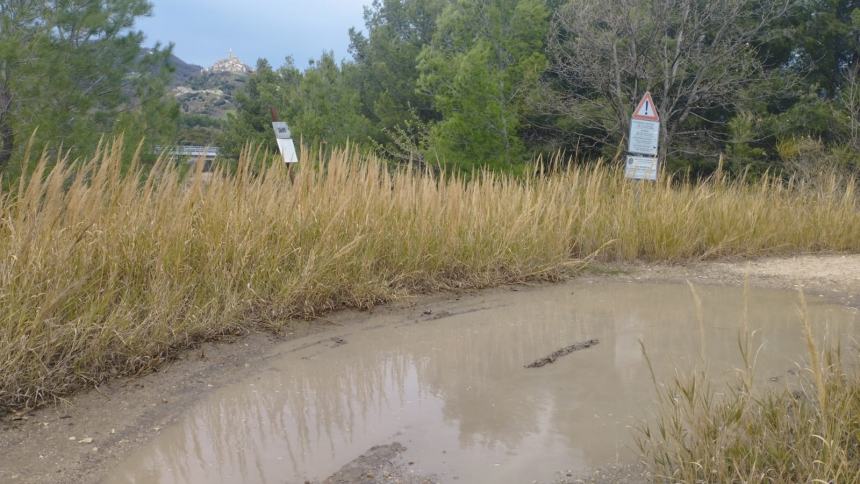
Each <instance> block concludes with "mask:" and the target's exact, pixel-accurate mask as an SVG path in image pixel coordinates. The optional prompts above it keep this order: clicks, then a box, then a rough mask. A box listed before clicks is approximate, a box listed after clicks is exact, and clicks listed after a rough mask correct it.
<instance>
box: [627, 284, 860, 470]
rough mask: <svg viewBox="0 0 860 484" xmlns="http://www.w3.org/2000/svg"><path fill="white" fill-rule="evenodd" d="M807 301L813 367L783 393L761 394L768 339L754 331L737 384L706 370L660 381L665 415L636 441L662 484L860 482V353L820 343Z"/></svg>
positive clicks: (742, 341) (802, 304) (745, 344)
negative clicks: (760, 364)
mask: <svg viewBox="0 0 860 484" xmlns="http://www.w3.org/2000/svg"><path fill="white" fill-rule="evenodd" d="M798 301H799V304H798V307H799V309H800V315H801V318H800V319H801V324H802V325H803V328H804V334H805V337H806V346H807V355H806V361H805V362H803V363H801V362H798V378H797V381H794V382H792V383H791V384H787V385H785V386H784V387H783V389H782V390H774V388H773V386H770V387H768V388H762V387H763V386H764V385H763V384H762V383H763V382H761V380H760V378H757V377H756V375H755V358H756V354H757V351H758V349H759V345H760V344H761V342H760V341H757V339H756V337H755V334H754V333H750V332H749V331H747V330H743V331H741V332H740V334H739V337H738V348H739V355H740V360H741V362H742V365H741V370H740V371H739V373H738V377H737V379H736V380H735V381H734V382H733V383H731V384H730V385H729V386H728V388H726V387H719V388H717V387H715V386H713V385H712V384H711V382H710V380H709V378H708V377H707V375H706V372H705V371H704V370H701V369H700V370H698V371H696V372H694V373H693V374H692V375H684V376H676V377H675V379H674V380H672V381H670V382H668V384H667V385H665V386H664V385H660V384H659V383H658V381H659V380H660V376H659V375H654V376H655V379H654V383H655V387H656V388H657V395H658V418H657V419H656V423H655V424H653V425H649V426H645V427H642V428H641V429H639V430H640V433H639V435H638V439H637V441H638V445H639V448H640V450H641V451H642V453H643V455H644V456H645V459H646V460H645V463H646V465H647V466H648V467H649V470H650V471H651V473H652V476H653V478H654V479H655V480H656V481H658V482H713V483H718V482H744V483H762V482H821V483H827V482H858V481H860V376H858V375H857V373H856V370H855V368H854V366H855V364H856V358H857V355H856V354H855V351H856V349H855V348H854V347H853V346H852V347H851V350H850V353H849V352H845V354H843V352H842V346H845V345H844V344H842V343H847V342H839V341H836V342H834V341H825V342H821V341H816V340H815V339H814V337H813V329H812V328H813V326H814V325H815V324H816V322H815V321H810V318H809V315H808V312H807V311H806V301H805V299H804V297H803V295H802V294H801V295H800V297H799V300H798ZM800 356H801V355H798V357H800ZM652 374H653V372H652Z"/></svg>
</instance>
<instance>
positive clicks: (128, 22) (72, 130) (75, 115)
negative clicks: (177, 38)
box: [0, 0, 178, 168]
mask: <svg viewBox="0 0 860 484" xmlns="http://www.w3.org/2000/svg"><path fill="white" fill-rule="evenodd" d="M150 13H151V5H150V3H149V2H148V1H147V0H9V1H3V2H0V168H2V166H3V165H5V164H6V163H8V161H9V159H10V158H11V157H12V155H13V154H14V153H15V150H16V149H17V147H18V146H19V145H20V144H21V139H22V138H26V137H28V136H29V135H30V133H32V132H33V131H34V130H36V129H37V128H38V130H39V134H40V137H41V138H42V139H44V140H48V141H49V142H50V143H51V144H54V145H56V144H59V143H63V144H64V145H65V146H66V147H67V148H71V147H82V146H86V145H88V144H92V143H94V142H95V140H97V139H98V137H99V136H101V135H103V134H106V133H107V134H110V133H112V132H114V128H116V127H117V126H116V124H115V123H116V122H117V120H118V119H120V118H122V119H125V120H127V121H129V122H130V121H131V120H132V119H135V120H137V121H142V120H146V121H148V122H146V123H143V124H141V123H140V122H135V123H134V125H135V128H137V129H140V128H144V129H146V130H149V131H150V133H152V134H162V135H164V134H165V132H169V131H170V130H169V129H166V126H169V124H170V122H171V120H170V116H173V123H174V124H175V119H176V118H175V116H176V115H177V114H178V112H177V111H176V110H175V109H174V108H171V107H170V106H169V105H165V104H162V103H164V102H166V101H165V96H164V94H165V87H166V82H165V80H166V76H167V75H168V72H167V70H168V67H167V54H168V51H169V49H167V50H160V49H155V50H152V51H146V50H144V49H143V48H142V46H141V44H142V42H143V34H142V33H140V32H138V31H135V30H133V28H134V23H135V20H136V19H137V18H139V17H141V16H145V15H149V14H150ZM168 104H169V103H168ZM121 124H126V125H127V126H130V124H129V123H121Z"/></svg>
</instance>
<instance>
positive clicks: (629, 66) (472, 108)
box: [222, 0, 860, 174]
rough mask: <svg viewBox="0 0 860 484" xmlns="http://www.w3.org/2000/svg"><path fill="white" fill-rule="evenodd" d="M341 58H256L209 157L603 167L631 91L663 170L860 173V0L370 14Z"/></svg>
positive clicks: (657, 2) (530, 2)
mask: <svg viewBox="0 0 860 484" xmlns="http://www.w3.org/2000/svg"><path fill="white" fill-rule="evenodd" d="M350 37H351V47H350V54H351V58H350V59H349V60H347V61H345V62H342V63H338V62H337V61H336V60H335V59H334V57H333V55H332V54H324V55H323V56H322V57H321V58H320V59H319V60H316V61H314V62H312V63H311V65H310V66H309V67H308V68H307V69H306V70H304V71H302V70H300V69H299V68H297V67H296V66H295V65H294V64H293V62H292V61H291V60H290V59H289V58H288V59H287V61H286V62H285V63H284V65H283V66H280V67H278V68H274V67H273V66H271V65H270V64H269V63H267V62H266V61H260V62H259V63H258V65H257V70H256V74H255V75H254V76H253V78H252V79H251V82H250V83H249V84H248V87H247V89H246V90H245V92H243V93H241V95H240V96H239V106H240V108H239V111H238V112H237V113H235V115H234V116H233V117H232V118H231V119H230V122H229V123H228V127H227V131H226V133H225V136H224V138H223V140H222V145H223V147H224V148H226V150H227V152H231V153H234V154H235V153H238V151H239V149H240V147H241V146H242V145H243V144H244V143H245V142H247V141H248V140H256V141H258V142H260V143H272V140H271V136H270V128H269V125H268V120H269V108H270V107H275V108H277V109H278V110H279V112H280V113H282V115H283V117H284V118H285V119H286V120H288V121H289V122H290V124H291V125H292V127H293V131H294V132H295V133H298V134H299V135H301V136H302V138H303V140H304V142H305V143H308V144H315V143H327V144H329V145H331V144H342V143H344V142H346V141H347V140H352V141H353V142H356V143H365V144H369V145H370V146H373V147H374V148H375V149H376V151H378V152H379V153H380V154H382V155H384V156H387V157H388V158H391V159H394V160H397V161H401V162H408V163H431V164H436V163H441V164H454V165H457V166H467V167H468V166H470V165H476V164H481V165H490V166H492V167H496V168H500V169H508V170H513V171H516V170H520V169H522V167H523V165H524V163H526V162H529V161H531V160H534V159H536V158H537V157H538V156H540V155H551V154H554V153H557V152H560V151H561V152H566V153H568V154H570V155H572V156H578V157H579V158H581V159H590V158H597V157H604V158H608V159H617V158H618V156H619V155H621V154H622V153H623V150H624V148H625V145H626V134H627V130H628V127H629V117H630V113H631V111H632V109H633V107H634V105H635V103H636V102H637V101H638V99H639V98H640V97H641V96H642V95H643V93H644V92H645V91H649V90H650V91H651V92H652V93H653V95H654V99H655V102H656V103H657V107H658V109H659V110H660V112H661V115H662V117H663V121H664V123H663V131H662V139H663V143H662V146H663V151H662V153H661V155H662V156H663V157H664V158H665V159H668V160H669V166H670V168H672V169H673V170H677V169H685V168H689V169H691V171H692V172H693V173H695V174H707V173H709V172H712V171H713V170H714V169H715V168H716V166H717V163H718V160H719V157H720V154H724V155H725V163H726V165H725V167H726V168H727V169H729V170H732V171H735V172H741V171H745V170H746V171H752V172H753V173H760V172H763V171H765V170H786V171H788V172H791V173H801V174H803V173H811V172H818V171H821V170H822V169H824V168H828V169H829V168H836V169H839V170H845V171H854V170H857V169H858V166H860V160H858V150H860V83H858V69H860V1H858V0H569V1H564V0H375V1H374V2H373V4H372V5H371V6H369V7H367V8H366V10H365V29H364V30H363V31H358V30H352V31H351V32H350Z"/></svg>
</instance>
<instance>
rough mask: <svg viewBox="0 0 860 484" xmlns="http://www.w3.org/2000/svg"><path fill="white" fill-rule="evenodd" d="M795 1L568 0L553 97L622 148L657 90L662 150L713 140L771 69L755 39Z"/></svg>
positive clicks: (557, 38)
mask: <svg viewBox="0 0 860 484" xmlns="http://www.w3.org/2000/svg"><path fill="white" fill-rule="evenodd" d="M789 1H790V0H570V1H569V2H568V4H567V5H566V6H565V7H563V8H561V9H560V10H559V11H558V13H557V14H556V17H555V19H554V22H553V29H552V34H551V36H550V52H551V55H552V58H553V73H554V74H555V75H556V76H557V78H558V79H560V80H561V81H562V82H563V85H565V86H568V87H569V89H566V90H564V91H561V92H559V93H558V94H559V96H558V97H556V98H555V99H554V100H553V103H552V105H553V108H561V109H560V110H558V111H557V112H559V113H561V114H563V115H564V116H566V117H568V118H572V119H574V120H576V127H575V131H576V133H577V134H578V135H580V136H582V137H583V138H585V139H590V140H592V141H594V142H596V143H598V144H600V143H608V144H612V145H615V146H616V147H617V148H616V150H617V151H620V150H621V148H622V147H623V143H624V140H625V139H626V134H627V130H628V127H629V119H630V113H631V110H632V109H633V106H634V104H635V103H636V102H637V101H638V99H639V98H640V97H641V96H642V94H643V93H644V92H645V91H648V90H650V91H651V92H652V93H653V94H654V98H655V102H656V103H657V107H658V109H659V111H660V114H661V116H662V119H663V123H662V126H661V129H662V133H661V135H662V136H661V137H662V143H661V153H660V155H661V157H662V158H664V159H665V158H666V156H667V154H668V153H669V152H670V151H671V152H675V153H679V152H684V150H686V149H689V148H690V147H691V145H692V144H693V143H692V142H691V143H681V142H679V141H693V140H695V142H696V143H703V142H705V137H702V136H700V135H702V134H706V135H707V134H713V133H714V131H715V130H717V129H719V127H720V126H722V125H723V124H724V123H725V122H726V121H727V119H728V118H727V117H726V116H725V115H724V113H725V112H726V110H730V109H731V108H732V106H733V103H734V102H735V99H736V96H737V95H738V93H739V92H740V91H742V90H743V89H745V88H746V87H748V86H749V85H750V84H752V83H754V82H756V81H757V80H760V79H762V78H763V76H764V70H763V65H762V62H761V60H760V58H759V57H758V56H757V55H756V54H757V53H756V51H755V44H756V42H757V40H758V39H759V37H760V35H761V33H762V32H763V31H765V30H766V29H768V28H769V27H770V26H771V25H773V24H774V22H775V21H776V20H778V19H780V18H781V17H782V16H784V15H785V13H786V11H787V8H788V5H789Z"/></svg>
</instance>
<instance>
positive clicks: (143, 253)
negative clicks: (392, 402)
mask: <svg viewBox="0 0 860 484" xmlns="http://www.w3.org/2000/svg"><path fill="white" fill-rule="evenodd" d="M121 152H122V147H121V145H120V144H119V143H117V144H114V145H111V146H107V147H105V148H103V149H102V150H100V151H99V152H98V153H97V155H96V156H95V157H94V158H93V159H92V160H89V161H87V162H84V163H81V164H77V165H75V164H69V163H67V162H66V161H62V160H61V161H60V162H59V163H57V164H56V166H54V167H53V168H52V169H50V170H49V169H47V168H46V166H47V163H48V161H47V160H42V163H41V164H40V165H39V168H38V169H37V170H36V171H35V173H33V174H31V175H30V176H27V177H25V178H23V179H22V180H21V183H20V185H19V186H18V188H17V189H15V190H10V191H8V192H6V193H0V254H2V258H0V308H2V310H0V370H2V371H0V407H4V406H5V407H10V406H25V405H36V404H39V403H42V402H45V401H50V400H52V399H54V398H56V397H57V396H59V395H63V394H67V393H69V392H70V391H72V390H74V389H76V388H78V387H80V386H81V385H86V384H92V383H95V382H99V381H102V380H103V379H105V378H108V377H110V376H112V375H116V374H127V373H130V372H136V371H141V370H145V369H147V368H150V367H152V366H154V365H157V364H158V363H160V362H162V361H163V360H164V359H165V358H168V357H169V356H170V355H171V354H172V353H174V352H175V351H176V350H177V349H179V348H182V347H186V346H188V345H190V344H193V343H194V342H198V341H201V340H204V339H207V338H212V337H216V336H218V335H224V334H227V333H234V332H241V331H245V330H247V329H248V328H252V327H259V326H263V327H271V328H277V327H279V326H280V325H281V324H283V323H284V322H285V321H286V320H287V319H288V318H291V317H308V316H313V315H316V314H319V313H320V312H322V311H326V310H330V309H333V308H337V307H344V306H349V307H368V306H371V305H373V304H375V303H378V302H381V301H385V300H389V299H391V298H393V297H397V296H399V295H404V294H412V293H419V292H426V291H432V290H438V289H445V288H457V287H482V286H490V285H493V284H499V283H503V282H512V281H522V280H526V279H533V278H553V277H558V276H560V275H562V274H563V273H564V272H565V271H567V270H569V268H570V267H572V265H575V263H576V261H577V260H579V259H582V258H584V257H586V256H589V255H591V254H593V253H595V252H598V251H599V257H601V258H603V259H606V260H623V261H633V260H652V261H654V260H661V261H685V260H689V259H693V258H702V257H718V256H725V255H757V254H771V253H790V252H798V251H802V252H808V251H856V250H858V249H860V212H858V201H857V197H856V196H855V192H854V190H855V188H854V184H853V183H847V184H841V185H840V184H839V183H837V182H836V181H835V180H834V182H833V184H832V187H829V188H828V187H826V186H823V185H821V184H818V185H816V187H817V188H815V189H811V188H802V187H792V186H788V185H786V184H783V183H780V182H778V181H775V180H765V181H761V182H759V183H757V184H745V183H736V182H728V181H723V180H719V179H718V180H715V181H712V182H708V183H701V184H693V183H683V182H681V183H678V182H675V183H673V182H672V181H671V180H663V181H662V182H661V183H659V184H654V185H635V184H631V183H628V182H626V181H625V180H624V179H623V177H622V176H621V175H620V174H619V172H618V171H616V170H614V169H609V168H606V167H605V166H600V165H598V166H594V167H591V168H575V169H571V170H568V171H564V172H561V173H556V174H553V175H548V176H538V175H536V176H531V177H526V178H512V177H507V176H498V175H492V174H484V175H481V176H479V177H476V178H474V179H472V180H471V181H469V182H466V181H464V180H462V179H460V178H456V177H433V176H430V175H427V174H422V173H415V172H410V171H408V170H394V171H391V170H389V169H387V168H386V167H385V165H384V164H382V163H380V162H379V161H377V160H375V159H372V158H363V157H361V156H359V155H357V154H354V153H351V152H345V151H338V152H335V153H334V154H333V155H331V156H330V157H329V158H328V159H325V160H304V162H303V164H302V165H301V166H300V167H294V168H292V171H290V169H288V168H286V167H284V166H282V165H280V164H275V165H272V166H270V167H268V168H266V169H265V170H263V171H262V172H255V171H254V170H253V169H252V168H251V167H252V166H255V165H257V166H258V165H260V164H261V161H262V158H261V157H260V155H259V154H254V153H250V152H246V153H245V154H244V155H243V156H242V160H241V162H240V166H239V168H238V170H237V172H236V173H235V174H227V173H224V172H219V173H216V174H214V176H212V177H211V179H208V180H206V181H204V178H203V176H202V174H200V173H196V174H193V175H192V176H191V178H190V179H183V177H182V176H181V175H180V174H179V172H178V171H177V169H176V168H175V167H174V165H173V164H172V163H170V162H168V161H166V160H162V161H161V162H159V163H158V165H157V166H156V167H155V168H154V169H152V170H147V171H145V172H144V171H143V170H142V169H140V168H134V167H133V168H132V170H131V171H130V173H129V174H126V175H123V174H122V170H121V168H120V154H121Z"/></svg>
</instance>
